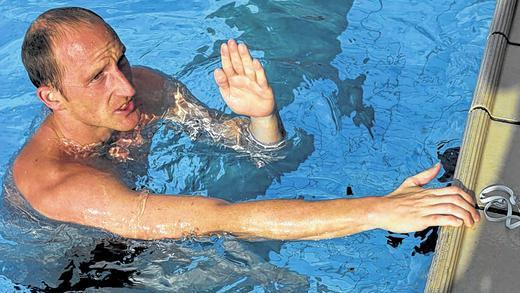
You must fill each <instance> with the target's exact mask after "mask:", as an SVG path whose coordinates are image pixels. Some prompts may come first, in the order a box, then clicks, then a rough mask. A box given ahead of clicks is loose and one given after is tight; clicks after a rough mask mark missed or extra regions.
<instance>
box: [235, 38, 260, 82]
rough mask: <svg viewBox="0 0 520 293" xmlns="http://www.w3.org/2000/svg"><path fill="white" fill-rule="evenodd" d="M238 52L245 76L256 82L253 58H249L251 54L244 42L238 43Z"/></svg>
mask: <svg viewBox="0 0 520 293" xmlns="http://www.w3.org/2000/svg"><path fill="white" fill-rule="evenodd" d="M238 53H239V54H240V57H241V58H242V65H243V66H244V72H245V73H246V76H247V77H248V78H249V79H251V80H252V81H254V82H256V73H255V70H254V69H253V60H252V59H251V55H250V54H249V50H248V49H247V46H246V45H245V44H239V45H238Z"/></svg>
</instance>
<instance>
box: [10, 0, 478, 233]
mask: <svg viewBox="0 0 520 293" xmlns="http://www.w3.org/2000/svg"><path fill="white" fill-rule="evenodd" d="M125 50H126V48H125V47H124V45H123V44H122V43H121V41H120V40H119V37H118V36H117V34H116V33H115V32H114V30H113V29H112V28H111V27H110V26H109V25H108V24H107V23H106V22H105V21H104V20H103V19H102V18H101V17H99V16H98V15H96V14H95V13H93V12H92V11H89V10H86V9H82V8H58V9H52V10H49V11H47V12H45V13H43V14H42V15H40V16H39V17H38V18H37V19H36V20H35V21H34V22H33V23H32V24H31V26H30V27H29V29H28V31H27V33H26V36H25V39H24V43H23V48H22V59H23V62H24V65H25V68H26V69H27V72H28V74H29V77H30V79H31V81H32V82H33V83H34V85H35V86H36V87H37V89H36V93H37V96H38V97H39V99H40V100H41V101H42V102H43V103H44V104H45V105H46V106H47V107H48V108H49V109H50V110H51V113H50V114H49V115H48V116H47V117H46V119H45V121H44V122H43V123H42V125H41V126H40V127H39V128H38V129H37V131H36V132H35V134H34V135H33V137H32V138H31V139H30V140H29V141H28V143H27V144H26V145H25V146H24V148H23V150H22V151H21V152H20V154H19V156H18V157H17V158H16V160H15V162H14V165H13V175H14V181H15V183H16V185H17V187H18V188H19V190H20V191H21V193H22V194H23V196H24V197H25V198H26V199H27V201H28V202H29V203H30V204H31V206H32V207H33V208H35V209H36V210H37V211H38V212H40V213H41V214H43V215H45V216H47V217H49V218H51V219H55V220H58V221H64V222H72V223H77V224H82V225H87V226H92V227H97V228H101V229H105V230H108V231H110V232H113V233H115V234H118V235H121V236H124V237H131V238H140V239H158V238H180V237H184V236H187V235H194V236H203V235H210V234H214V233H230V234H233V235H236V236H240V237H254V238H271V239H322V238H331V237H340V236H344V235H349V234H353V233H357V232H361V231H365V230H369V229H376V228H381V229H387V230H391V231H394V232H411V231H417V230H422V229H425V228H426V227H429V226H437V225H441V226H445V225H446V226H461V225H466V226H468V227H471V226H473V225H474V223H475V222H477V221H478V220H479V215H478V213H477V212H476V211H475V209H474V201H473V199H472V197H471V196H470V195H468V194H467V193H465V192H464V191H463V190H461V189H460V188H457V187H454V186H452V187H447V188H440V189H424V188H422V186H423V185H425V184H427V183H428V182H429V181H430V180H432V179H433V178H435V176H436V175H437V173H438V171H439V169H440V165H439V164H437V165H435V166H434V167H432V168H431V169H428V170H426V171H423V172H422V173H419V174H417V175H415V176H412V177H410V178H408V179H406V180H405V182H404V183H403V184H402V185H401V186H400V187H399V188H398V189H396V190H395V191H394V192H392V193H390V194H388V195H387V196H384V197H364V198H355V199H334V200H323V201H312V202H310V201H304V200H263V201H249V202H238V203H229V202H226V201H223V200H220V199H215V198H208V197H199V196H183V195H164V194H149V193H146V192H137V191H134V190H132V189H130V188H129V187H128V186H126V185H125V184H124V183H123V182H122V181H121V179H120V178H119V177H118V175H117V174H116V173H115V172H114V171H113V170H112V168H111V166H110V165H111V164H113V163H114V162H113V161H110V160H109V159H106V158H103V157H99V156H96V155H95V154H96V150H99V149H100V148H102V147H103V146H106V145H107V144H110V143H111V139H112V138H113V137H115V136H117V137H120V138H121V139H120V140H121V141H122V143H121V144H117V146H116V147H114V148H113V149H110V151H109V153H110V154H111V155H112V156H114V157H118V158H119V159H125V158H127V156H128V152H127V151H126V149H125V146H128V145H131V144H140V143H141V139H140V137H139V135H138V131H136V129H137V130H139V129H140V128H141V127H142V126H143V125H144V124H145V123H147V122H148V121H149V120H153V119H154V117H156V116H158V115H163V113H166V114H164V115H163V117H165V118H168V119H172V120H175V121H178V122H179V123H183V124H186V125H188V126H187V128H190V127H195V126H194V125H198V126H199V128H198V129H206V128H212V129H218V130H219V133H220V134H219V135H220V136H219V137H220V138H218V139H216V140H218V141H219V142H222V143H224V144H226V145H228V146H244V147H247V145H248V144H249V145H252V144H254V145H255V147H260V148H267V149H268V148H271V147H273V146H274V147H275V146H276V145H277V144H279V143H280V142H281V141H282V140H283V129H282V127H281V122H280V121H279V118H278V115H277V112H276V105H275V99H274V95H273V91H272V90H271V88H270V86H269V84H268V82H267V79H266V76H265V73H264V70H263V68H262V65H261V64H260V62H259V61H258V60H256V59H252V58H251V56H250V54H249V51H248V49H247V47H246V46H245V45H243V44H240V45H237V43H236V42H235V41H233V40H229V41H228V42H227V43H225V44H223V45H222V47H221V59H222V69H217V70H215V73H214V75H215V80H216V82H217V84H218V86H219V90H220V92H221V94H222V97H223V98H224V100H225V102H226V104H227V105H228V106H229V107H230V109H231V110H233V112H235V113H236V114H239V115H242V116H248V118H247V117H243V118H239V119H237V118H233V119H231V118H229V117H227V116H224V115H221V114H219V113H217V112H216V111H213V110H209V109H206V108H205V107H203V106H202V105H201V104H200V103H197V102H196V101H195V100H194V99H193V98H192V97H191V95H190V93H189V92H188V91H187V90H186V88H185V87H184V85H182V84H181V83H179V82H177V81H172V80H169V79H168V78H165V77H164V76H163V75H161V74H159V73H157V72H155V71H153V70H150V69H147V68H144V67H131V66H130V64H129V63H128V60H127V59H126V57H125V55H124V54H125ZM168 99H170V105H168V102H167V100H168ZM200 126H202V127H200ZM136 133H137V134H136ZM210 136H211V135H210Z"/></svg>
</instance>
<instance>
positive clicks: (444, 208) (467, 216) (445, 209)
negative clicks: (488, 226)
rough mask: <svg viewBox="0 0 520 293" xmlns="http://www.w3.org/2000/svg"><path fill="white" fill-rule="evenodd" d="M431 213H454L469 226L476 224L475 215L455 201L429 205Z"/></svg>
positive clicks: (453, 214)
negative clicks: (454, 202)
mask: <svg viewBox="0 0 520 293" xmlns="http://www.w3.org/2000/svg"><path fill="white" fill-rule="evenodd" d="M427 212H428V214H429V215H452V216H455V217H457V218H459V219H461V220H462V221H464V224H465V225H466V226H467V227H472V226H473V224H475V220H473V216H472V215H471V213H470V212H469V211H467V210H466V209H464V208H462V207H460V206H458V205H456V204H453V203H442V204H436V205H432V206H430V207H428V211H427Z"/></svg>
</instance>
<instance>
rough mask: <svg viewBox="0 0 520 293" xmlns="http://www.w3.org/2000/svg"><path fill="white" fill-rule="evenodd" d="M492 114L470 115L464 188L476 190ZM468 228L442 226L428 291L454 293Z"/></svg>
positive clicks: (458, 174)
mask: <svg viewBox="0 0 520 293" xmlns="http://www.w3.org/2000/svg"><path fill="white" fill-rule="evenodd" d="M489 123H490V117H489V115H488V113H487V112H486V111H484V110H482V109H475V110H473V111H471V112H470V113H469V115H468V119H467V123H466V129H465V131H464V139H463V142H462V147H461V153H460V154H459V159H458V161H457V168H456V170H455V175H454V177H455V184H456V185H458V186H459V187H462V188H463V189H465V190H467V191H470V190H474V188H475V185H476V178H477V174H478V170H479V168H480V161H481V158H482V151H483V148H482V147H481V146H482V145H483V144H484V143H485V139H486V137H487V131H488V126H489ZM464 229H465V228H452V227H442V228H441V229H440V230H439V238H438V240H437V247H436V251H435V256H434V257H433V261H432V265H431V266H430V272H429V274H428V280H427V283H426V287H425V292H435V293H437V292H451V288H452V286H453V280H454V276H455V271H456V268H457V263H458V260H459V255H460V250H461V244H462V239H463V236H464Z"/></svg>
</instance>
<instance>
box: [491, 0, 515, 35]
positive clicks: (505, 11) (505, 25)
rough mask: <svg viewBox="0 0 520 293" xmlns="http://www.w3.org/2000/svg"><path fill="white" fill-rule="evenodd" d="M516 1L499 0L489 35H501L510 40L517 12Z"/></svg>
mask: <svg viewBox="0 0 520 293" xmlns="http://www.w3.org/2000/svg"><path fill="white" fill-rule="evenodd" d="M516 2H517V1H516V0H498V1H497V4H496V8H495V14H494V15H493V22H492V23H491V26H490V28H489V34H493V33H501V34H504V35H505V36H507V37H508V38H509V36H510V31H511V27H512V25H511V24H512V22H513V18H514V16H515V11H516V8H517V7H516Z"/></svg>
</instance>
